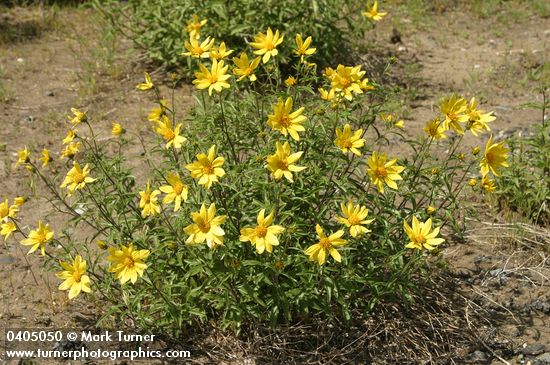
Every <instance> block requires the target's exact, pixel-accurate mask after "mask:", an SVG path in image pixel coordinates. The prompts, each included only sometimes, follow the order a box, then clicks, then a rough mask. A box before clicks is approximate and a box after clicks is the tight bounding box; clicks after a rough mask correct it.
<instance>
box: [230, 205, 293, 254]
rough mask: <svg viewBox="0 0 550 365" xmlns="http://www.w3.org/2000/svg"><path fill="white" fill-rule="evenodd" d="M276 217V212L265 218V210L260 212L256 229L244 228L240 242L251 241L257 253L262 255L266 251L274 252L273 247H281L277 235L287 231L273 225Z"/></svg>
mask: <svg viewBox="0 0 550 365" xmlns="http://www.w3.org/2000/svg"><path fill="white" fill-rule="evenodd" d="M274 215H275V212H271V213H269V215H268V216H267V217H265V209H262V210H260V213H258V217H257V219H256V222H257V223H258V224H257V225H256V227H254V228H251V227H247V228H242V229H241V237H240V238H239V240H240V241H241V242H248V241H250V243H251V244H252V245H254V246H256V251H258V253H259V254H262V253H263V252H264V250H265V251H267V252H269V253H271V252H272V251H273V246H278V245H279V240H278V239H277V235H278V234H281V233H283V232H284V230H285V229H284V228H283V227H281V226H277V225H273V226H272V225H271V223H273V217H274Z"/></svg>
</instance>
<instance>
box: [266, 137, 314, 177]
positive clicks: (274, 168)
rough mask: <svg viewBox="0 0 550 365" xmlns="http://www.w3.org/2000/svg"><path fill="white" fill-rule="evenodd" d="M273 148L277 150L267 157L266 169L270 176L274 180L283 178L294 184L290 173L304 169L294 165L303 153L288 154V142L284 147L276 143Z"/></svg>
mask: <svg viewBox="0 0 550 365" xmlns="http://www.w3.org/2000/svg"><path fill="white" fill-rule="evenodd" d="M275 148H276V149H277V151H276V152H275V154H273V155H270V156H268V157H267V165H266V167H267V169H268V170H269V171H271V175H272V176H273V177H274V178H275V180H280V179H281V178H282V177H283V176H284V177H285V178H286V179H287V180H288V181H290V182H294V180H293V178H292V172H300V171H302V170H304V169H305V166H297V165H294V163H295V162H296V161H298V160H299V159H300V157H302V154H303V153H304V152H302V151H299V152H296V153H293V154H290V145H289V144H288V142H285V144H284V145H281V143H280V142H277V143H276V144H275Z"/></svg>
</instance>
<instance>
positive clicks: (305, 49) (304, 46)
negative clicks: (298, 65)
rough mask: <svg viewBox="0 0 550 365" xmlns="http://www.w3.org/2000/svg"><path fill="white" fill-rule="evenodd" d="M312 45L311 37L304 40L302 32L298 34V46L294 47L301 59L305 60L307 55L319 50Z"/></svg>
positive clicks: (295, 52)
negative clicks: (311, 46)
mask: <svg viewBox="0 0 550 365" xmlns="http://www.w3.org/2000/svg"><path fill="white" fill-rule="evenodd" d="M310 45H311V37H307V38H306V40H305V41H304V40H303V39H302V35H301V34H300V33H298V34H296V48H295V49H294V54H295V55H296V56H298V57H300V60H301V61H302V62H303V61H304V57H305V56H310V55H312V54H314V53H315V51H317V48H309V46H310Z"/></svg>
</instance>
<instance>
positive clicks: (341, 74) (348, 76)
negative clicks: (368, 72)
mask: <svg viewBox="0 0 550 365" xmlns="http://www.w3.org/2000/svg"><path fill="white" fill-rule="evenodd" d="M364 75H365V71H361V65H359V66H355V67H351V66H343V65H338V67H337V68H336V70H335V71H334V70H333V72H332V73H331V76H330V78H331V79H332V84H331V85H332V88H333V89H334V90H335V91H337V92H340V93H342V95H343V96H344V97H345V98H346V99H348V100H350V101H351V99H352V98H353V94H352V93H356V94H362V93H363V90H362V89H361V82H362V81H361V78H362V77H363V76H364Z"/></svg>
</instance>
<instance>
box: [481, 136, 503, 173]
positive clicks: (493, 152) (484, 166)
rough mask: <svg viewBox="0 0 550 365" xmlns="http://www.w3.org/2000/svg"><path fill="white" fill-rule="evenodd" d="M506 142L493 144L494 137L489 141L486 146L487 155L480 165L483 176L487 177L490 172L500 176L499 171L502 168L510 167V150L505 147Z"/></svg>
mask: <svg viewBox="0 0 550 365" xmlns="http://www.w3.org/2000/svg"><path fill="white" fill-rule="evenodd" d="M505 143H506V142H505V141H502V142H500V143H493V135H491V137H490V138H489V140H488V141H487V144H486V145H485V154H484V156H483V158H482V159H481V162H480V163H479V166H480V167H481V175H483V176H485V175H487V174H488V173H489V172H492V173H493V174H495V176H500V173H499V170H500V169H501V168H502V167H508V166H509V165H508V162H507V161H506V160H507V159H508V148H506V147H505V146H504V144H505Z"/></svg>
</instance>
